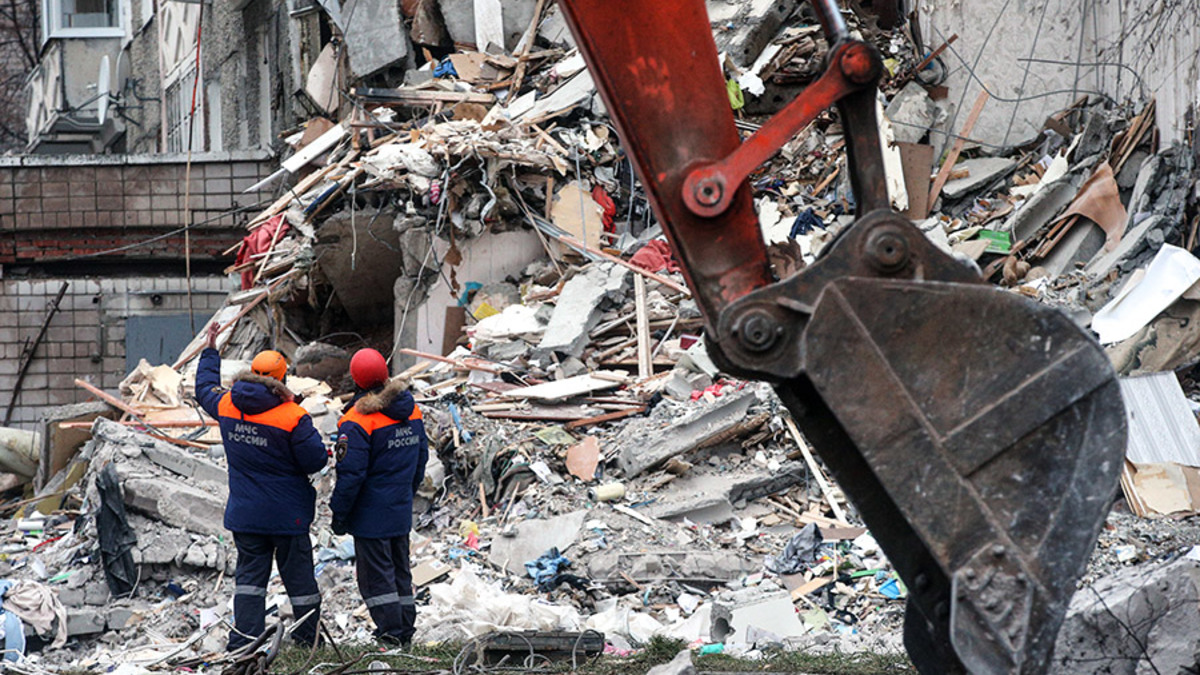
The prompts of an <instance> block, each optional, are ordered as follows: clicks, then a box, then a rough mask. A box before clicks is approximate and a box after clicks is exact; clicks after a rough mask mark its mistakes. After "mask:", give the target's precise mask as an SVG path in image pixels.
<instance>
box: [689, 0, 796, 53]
mask: <svg viewBox="0 0 1200 675" xmlns="http://www.w3.org/2000/svg"><path fill="white" fill-rule="evenodd" d="M707 4H708V14H709V19H710V21H712V22H713V23H714V24H715V25H714V26H713V29H714V34H713V38H714V39H715V40H716V43H717V51H718V52H725V53H727V54H729V57H730V58H731V59H733V62H734V63H736V64H737V65H738V66H741V67H742V68H745V67H748V66H750V65H751V64H753V63H754V61H755V60H756V59H757V58H758V55H759V54H761V53H762V51H763V50H764V49H766V47H767V45H768V44H770V42H771V40H773V39H774V38H775V36H776V35H777V34H778V33H779V30H780V28H782V27H783V23H784V21H786V20H787V18H788V17H789V16H791V14H792V12H794V11H796V7H797V6H798V5H799V4H800V3H799V0H740V1H739V2H735V3H729V2H725V1H724V0H708V3H707ZM731 4H733V5H735V6H736V7H730V5H731ZM714 17H716V18H714ZM730 26H732V28H730Z"/></svg>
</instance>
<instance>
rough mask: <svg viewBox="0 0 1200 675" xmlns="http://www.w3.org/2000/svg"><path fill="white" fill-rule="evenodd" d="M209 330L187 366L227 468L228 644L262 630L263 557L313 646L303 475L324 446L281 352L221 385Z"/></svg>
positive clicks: (314, 609)
mask: <svg viewBox="0 0 1200 675" xmlns="http://www.w3.org/2000/svg"><path fill="white" fill-rule="evenodd" d="M216 335H217V324H216V323H215V322H214V323H213V324H212V325H211V326H209V330H208V345H207V348H206V349H205V350H204V351H203V352H202V353H201V354H200V366H199V369H198V370H197V371H196V400H197V401H199V402H200V405H201V406H202V407H203V408H204V410H205V412H207V413H208V414H209V415H212V416H213V417H214V418H216V419H217V420H218V422H219V423H220V425H221V439H222V441H223V442H224V444H225V457H226V460H227V462H228V464H229V501H228V502H227V503H226V504H225V529H227V530H229V531H230V532H232V533H233V541H234V544H235V545H236V546H237V571H236V576H235V580H236V581H235V583H236V585H235V588H234V594H233V621H234V630H232V631H231V632H230V634H229V643H228V648H229V650H230V651H232V650H235V649H237V648H239V647H242V646H244V645H246V644H248V643H250V642H252V641H253V640H254V638H256V637H258V636H259V635H261V634H262V633H263V631H264V630H265V629H266V616H265V614H266V599H267V581H268V579H270V577H271V561H272V559H274V561H275V563H276V564H278V566H279V576H280V577H281V578H282V579H283V585H284V587H286V588H287V593H288V598H289V599H290V600H291V603H292V610H293V612H294V613H295V617H296V618H297V619H299V618H301V617H304V616H305V615H308V618H307V619H305V620H304V621H303V622H302V623H301V624H300V625H299V626H298V627H297V628H296V629H295V630H294V631H293V632H292V637H293V638H294V639H295V640H296V641H297V642H299V643H301V644H305V645H312V644H313V643H314V642H315V641H316V639H317V625H318V621H319V619H320V611H321V594H320V592H319V591H318V590H317V581H316V578H315V577H314V576H313V561H312V543H311V542H310V541H309V538H308V528H309V526H310V525H311V524H312V521H313V513H314V508H315V506H316V496H317V493H316V490H314V489H313V486H312V484H311V483H310V482H309V479H308V475H309V474H312V473H316V472H317V471H320V470H321V469H322V468H323V467H324V466H325V464H326V462H327V461H328V454H327V453H326V451H325V444H324V443H322V441H321V436H320V434H319V433H318V432H317V430H316V429H315V428H314V427H313V423H312V418H311V417H309V415H308V413H307V412H305V411H304V408H301V407H300V406H299V405H298V404H297V403H296V402H295V401H294V398H295V397H294V396H293V394H292V392H290V391H288V389H287V387H285V386H284V384H283V379H284V377H285V376H286V374H287V360H286V359H284V357H283V355H282V354H280V353H279V352H276V351H264V352H260V353H259V354H258V355H257V356H255V357H254V360H253V361H252V362H251V363H250V370H249V371H245V372H243V373H241V374H239V375H238V376H237V377H236V378H235V381H234V383H233V387H232V388H231V389H230V390H229V391H225V390H224V389H223V388H222V387H221V355H220V354H219V353H218V352H217V350H216Z"/></svg>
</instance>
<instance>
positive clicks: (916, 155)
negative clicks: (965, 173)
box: [896, 143, 933, 220]
mask: <svg viewBox="0 0 1200 675" xmlns="http://www.w3.org/2000/svg"><path fill="white" fill-rule="evenodd" d="M896 147H897V148H898V149H899V150H900V164H901V165H902V166H903V167H904V188H905V192H907V193H908V209H907V210H905V211H904V217H905V218H908V219H909V220H924V219H925V218H927V217H928V216H929V171H930V169H932V168H933V146H932V145H922V144H920V143H896Z"/></svg>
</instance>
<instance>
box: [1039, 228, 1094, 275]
mask: <svg viewBox="0 0 1200 675" xmlns="http://www.w3.org/2000/svg"><path fill="white" fill-rule="evenodd" d="M1104 241H1105V237H1104V230H1101V229H1100V228H1099V227H1096V226H1095V225H1094V224H1093V223H1092V222H1091V221H1088V220H1083V221H1080V222H1078V223H1076V224H1075V225H1074V227H1072V228H1071V231H1070V232H1068V233H1067V234H1066V236H1064V237H1063V238H1062V241H1060V242H1058V245H1057V246H1055V247H1054V250H1053V251H1051V252H1050V255H1048V256H1046V259H1045V260H1043V261H1042V263H1041V267H1042V268H1044V269H1045V270H1046V272H1047V273H1048V274H1049V275H1050V276H1051V277H1052V278H1053V277H1057V276H1058V275H1060V274H1062V273H1064V272H1069V271H1072V270H1074V269H1075V264H1076V263H1086V262H1087V261H1089V260H1091V259H1092V258H1093V257H1095V255H1096V254H1097V253H1099V252H1100V249H1101V247H1103V246H1104Z"/></svg>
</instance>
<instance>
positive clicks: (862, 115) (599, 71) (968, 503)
mask: <svg viewBox="0 0 1200 675" xmlns="http://www.w3.org/2000/svg"><path fill="white" fill-rule="evenodd" d="M812 1H813V6H814V8H815V10H816V13H817V16H818V17H820V21H821V24H822V28H823V29H824V33H825V36H826V38H827V39H828V41H829V44H830V51H829V57H828V61H827V63H826V69H825V73H824V74H823V75H822V76H821V77H820V79H818V80H817V81H816V82H815V83H813V84H812V85H811V86H810V87H809V88H808V89H807V90H805V92H804V93H803V95H802V96H800V97H799V98H797V99H796V100H794V101H792V102H791V103H790V104H789V105H788V106H787V107H786V108H784V109H783V110H782V111H781V112H779V113H778V114H777V115H775V116H774V117H773V118H772V119H771V120H770V121H768V122H767V123H766V124H765V125H763V127H762V128H761V129H760V130H759V131H758V132H756V133H755V134H754V135H752V136H751V137H749V138H748V139H746V140H745V141H743V140H742V139H741V138H740V136H739V134H738V131H737V129H736V127H735V126H734V117H733V112H732V110H731V109H730V106H729V100H728V97H727V94H726V89H725V82H724V78H723V77H722V73H721V68H720V66H719V64H718V60H717V51H716V47H715V45H714V43H713V39H712V33H711V29H710V26H709V20H708V15H707V11H706V9H705V4H704V2H703V0H671V1H670V2H637V1H634V0H561V3H560V4H561V5H562V7H563V9H564V10H565V12H566V16H567V19H568V22H569V24H570V26H571V30H572V32H573V33H574V34H575V38H576V40H577V42H578V44H579V47H580V50H581V51H582V52H583V55H584V57H585V59H586V60H587V63H588V66H589V68H590V69H591V73H592V76H593V78H594V79H595V81H596V85H597V87H598V89H599V91H600V94H601V96H602V97H603V98H604V102H605V104H606V105H607V106H608V110H609V112H610V114H611V115H612V117H613V119H614V121H615V123H616V126H617V130H618V132H619V134H620V137H621V142H622V144H623V145H624V148H625V150H626V152H627V153H628V154H629V156H630V158H631V159H632V161H633V165H634V167H635V170H636V171H637V173H638V177H639V178H640V179H641V181H642V183H643V185H645V187H646V190H647V192H648V193H649V196H650V201H651V204H652V205H653V207H654V210H655V214H656V215H657V216H658V220H659V222H661V223H662V225H663V229H664V231H665V232H666V234H667V237H668V239H669V240H670V242H671V245H672V246H673V247H674V249H675V252H676V254H677V255H678V257H679V258H680V260H681V261H682V262H683V268H684V275H685V276H686V277H687V281H688V284H689V285H690V287H691V288H692V290H693V293H694V295H695V297H696V300H697V303H698V304H699V306H700V309H701V311H702V312H703V313H704V317H705V321H706V329H707V333H708V336H709V346H710V347H709V348H710V350H711V351H712V352H713V354H712V356H713V357H714V359H716V360H717V361H718V362H719V363H720V364H721V365H722V367H723V368H724V369H725V370H726V371H728V372H732V373H736V374H739V375H741V376H743V377H748V378H756V379H763V380H768V381H771V382H773V383H774V386H775V388H776V391H777V392H778V393H779V395H780V398H782V399H783V401H784V402H785V403H786V405H787V407H788V409H789V410H790V411H791V413H792V415H793V416H794V417H795V419H796V421H797V423H798V424H799V425H800V427H801V428H802V429H803V430H804V432H805V434H806V435H807V436H808V437H809V439H810V440H812V442H813V445H814V446H815V447H816V449H817V450H818V452H819V453H820V455H821V457H822V458H823V459H824V461H825V463H826V464H827V465H828V467H829V468H830V470H831V471H832V472H833V474H834V476H835V477H836V478H837V479H838V481H839V483H840V484H841V486H842V488H843V489H844V490H845V491H846V493H847V495H848V496H849V497H850V498H851V500H852V501H853V502H854V504H855V506H856V507H857V508H858V511H859V513H860V514H861V515H862V517H863V519H864V520H865V521H866V523H867V525H868V526H869V527H870V528H871V532H872V534H874V536H875V537H876V539H877V540H878V541H879V543H880V544H881V545H882V547H883V549H884V551H885V552H886V553H887V555H888V557H889V558H890V559H891V561H892V563H893V565H894V566H895V568H896V571H897V572H898V573H899V574H900V576H901V578H902V579H903V580H904V582H905V584H907V586H908V588H909V591H910V595H909V600H908V613H907V616H906V625H905V645H906V647H907V649H908V652H909V655H910V656H911V657H912V660H913V662H914V663H915V664H916V665H917V667H918V669H919V670H920V671H921V672H922V673H925V674H927V675H928V674H931V673H965V672H971V673H1042V672H1045V670H1046V668H1047V665H1048V663H1049V660H1050V656H1051V653H1052V651H1053V647H1054V640H1055V636H1056V635H1057V633H1058V628H1059V626H1060V624H1061V623H1062V619H1063V614H1064V612H1065V611H1066V606H1067V603H1068V601H1069V600H1070V597H1071V594H1072V592H1073V591H1074V588H1075V583H1076V581H1077V579H1078V578H1079V575H1080V574H1081V572H1082V570H1083V568H1084V566H1085V564H1086V562H1087V559H1088V555H1089V553H1090V552H1091V550H1092V547H1093V546H1094V545H1095V541H1096V537H1097V535H1098V533H1099V530H1100V527H1101V526H1102V524H1103V522H1104V517H1105V514H1106V513H1107V510H1108V507H1109V505H1110V504H1111V502H1112V499H1113V497H1114V495H1115V492H1116V489H1117V479H1118V475H1119V472H1120V469H1121V464H1122V457H1123V452H1124V449H1125V417H1124V411H1123V409H1122V403H1121V397H1120V391H1119V388H1118V385H1117V381H1116V378H1115V376H1114V374H1113V371H1112V368H1111V367H1110V366H1109V363H1108V360H1107V359H1106V358H1105V355H1104V353H1103V352H1102V351H1101V350H1100V348H1099V346H1098V345H1096V343H1095V342H1094V341H1093V340H1092V339H1091V338H1090V337H1089V336H1088V335H1087V334H1085V333H1084V332H1083V331H1082V330H1081V329H1079V328H1078V327H1076V326H1075V325H1074V323H1073V322H1071V321H1070V320H1069V319H1068V318H1067V317H1066V316H1065V315H1063V314H1062V313H1060V312H1058V311H1057V310H1054V309H1052V308H1049V307H1046V306H1043V305H1039V304H1037V303H1034V302H1032V301H1030V300H1028V299H1026V298H1023V297H1021V296H1019V295H1017V294H1013V293H1007V292H1003V291H1000V290H998V289H995V288H993V287H991V286H989V285H986V284H984V283H983V281H982V279H981V278H980V276H979V273H978V271H977V270H975V269H974V268H973V267H971V266H968V265H964V264H963V263H961V262H959V261H957V260H955V259H953V258H951V257H950V256H947V255H946V254H944V253H942V252H941V251H939V250H938V249H937V248H935V247H934V246H933V245H931V244H930V243H929V241H928V240H927V239H926V238H925V236H924V235H923V234H922V233H921V232H920V231H919V230H918V229H917V228H916V227H914V226H913V225H912V223H910V222H908V221H907V220H906V219H904V218H903V217H901V216H900V215H898V214H897V213H895V212H894V211H892V210H890V206H889V201H888V197H887V190H886V187H885V177H884V167H883V160H882V154H881V149H880V145H879V131H878V126H877V119H876V96H877V93H876V89H877V83H878V80H879V77H880V73H881V70H882V62H881V58H880V55H879V53H878V52H877V51H876V50H875V48H874V47H873V46H871V45H869V44H867V43H864V42H862V41H860V40H856V39H854V38H852V37H851V36H850V35H849V32H848V31H847V29H846V25H845V23H844V21H843V19H842V16H841V13H840V10H839V9H838V6H837V4H836V2H835V0H812ZM833 104H837V106H838V110H839V113H840V116H841V121H842V125H843V127H844V128H845V131H846V141H847V148H848V159H849V166H850V176H851V183H852V187H853V191H854V197H855V204H856V207H857V219H856V221H855V222H854V224H853V225H852V226H851V227H849V228H847V230H846V231H845V232H843V233H842V234H841V235H840V236H839V237H838V238H837V240H836V241H835V242H834V243H833V244H832V245H830V246H828V247H827V248H826V250H825V252H824V253H823V254H822V256H821V257H820V259H818V260H817V261H816V262H815V263H814V264H812V265H810V266H809V267H807V268H805V269H804V270H802V271H800V272H799V273H797V274H796V275H794V276H792V277H790V278H787V279H783V280H775V279H774V278H772V276H771V273H770V271H769V267H768V264H767V255H766V248H765V245H764V244H763V241H762V238H761V236H760V234H759V226H758V219H757V217H756V216H755V213H754V208H753V205H752V203H751V193H750V187H749V185H748V184H747V180H746V179H747V177H748V176H749V174H750V172H751V171H753V170H754V169H755V168H756V167H757V166H758V165H759V164H761V163H762V162H764V161H765V160H767V159H768V158H769V157H770V156H771V155H773V154H774V153H775V152H776V151H777V150H778V149H779V148H780V147H781V146H782V145H783V144H784V143H786V142H787V141H788V140H789V139H790V138H791V137H792V135H794V134H795V133H796V132H798V131H800V130H801V129H802V128H803V127H804V126H805V125H806V124H808V123H809V122H811V121H812V120H813V119H814V118H815V117H816V116H817V115H819V114H820V113H821V112H822V111H824V110H825V109H826V108H828V107H830V106H831V105H833Z"/></svg>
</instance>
